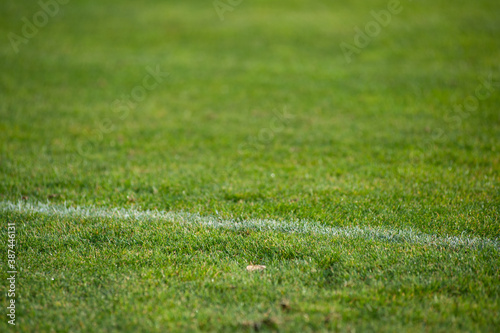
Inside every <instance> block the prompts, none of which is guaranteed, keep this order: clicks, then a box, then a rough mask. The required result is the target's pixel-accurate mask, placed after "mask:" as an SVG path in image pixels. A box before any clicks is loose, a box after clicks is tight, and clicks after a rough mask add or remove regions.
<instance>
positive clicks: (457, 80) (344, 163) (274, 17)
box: [0, 0, 500, 237]
mask: <svg viewBox="0 0 500 333" xmlns="http://www.w3.org/2000/svg"><path fill="white" fill-rule="evenodd" d="M401 6H402V7H403V10H402V12H401V13H400V14H398V15H395V16H393V18H392V20H391V23H390V24H389V25H388V26H387V27H384V28H382V30H381V32H380V34H379V35H378V36H376V37H374V38H373V39H372V41H371V43H370V44H369V45H368V46H367V47H366V48H364V49H363V50H362V51H361V53H360V54H359V55H357V56H355V57H354V59H353V61H352V63H350V64H348V63H347V62H346V60H345V57H344V55H343V54H342V52H341V50H340V47H339V44H340V43H341V42H343V41H344V42H348V43H353V38H354V36H355V32H354V30H353V27H354V26H359V27H360V28H363V27H364V26H365V24H366V23H368V22H369V21H371V20H373V18H372V17H371V15H370V11H372V10H375V11H379V10H382V9H386V8H387V1H380V0H372V1H350V2H349V3H342V2H327V1H320V2H314V3H311V2H307V1H298V0H295V1H272V2H269V1H243V2H242V3H241V4H240V5H238V6H237V7H235V8H234V10H233V11H232V12H226V13H225V14H224V16H225V19H224V21H221V20H220V19H219V17H218V15H217V13H216V11H215V9H214V7H213V4H212V2H211V1H182V2H163V1H145V2H141V4H138V3H137V2H134V1H105V2H96V1H78V0H75V1H70V2H69V3H68V4H65V5H61V6H60V10H59V12H58V13H57V15H55V16H54V17H52V18H50V19H49V22H48V24H47V25H46V26H44V27H42V28H40V29H39V32H38V33H37V35H36V36H35V37H33V38H31V39H29V42H28V43H27V44H25V45H24V44H23V45H20V47H19V49H20V51H19V53H17V54H16V53H14V52H13V49H12V47H11V45H10V43H9V42H8V39H7V38H4V39H3V41H4V42H3V43H2V45H1V47H0V57H1V59H2V61H1V62H0V72H1V76H0V77H1V79H0V139H1V145H0V195H1V199H2V200H13V201H15V200H18V199H20V198H22V197H28V198H30V199H33V200H40V201H46V200H47V199H49V200H50V201H52V202H68V203H70V204H83V205H89V204H95V205H99V206H117V207H123V206H130V207H136V208H137V207H139V208H157V209H161V210H176V211H177V210H186V211H190V212H200V213H201V214H202V215H203V214H214V213H215V211H217V212H218V213H219V214H221V215H222V216H223V217H234V218H250V217H257V218H285V219H292V218H304V219H310V220H319V221H322V222H324V223H326V224H332V225H341V226H346V225H385V226H391V227H398V228H399V227H405V228H406V227H411V228H417V229H419V230H423V231H426V232H433V233H446V234H452V235H459V234H462V233H466V234H469V235H477V236H489V237H498V235H499V231H500V223H499V207H500V201H499V182H500V178H499V169H500V168H499V156H500V155H499V154H498V151H499V148H500V147H499V144H498V142H499V140H498V139H499V137H500V136H499V133H500V132H499V129H500V121H499V112H498V105H499V94H498V89H500V87H499V85H498V79H499V74H500V73H499V67H498V59H500V54H499V45H500V39H499V38H498V37H499V30H500V20H499V18H500V5H499V4H498V2H496V1H486V0H482V1H479V2H470V1H455V2H453V5H450V3H449V2H447V1H413V2H409V1H401ZM39 10H40V7H39V5H38V4H37V3H36V2H30V1H16V2H14V1H7V2H3V3H2V4H0V11H1V12H2V14H1V15H2V20H1V21H0V31H1V35H3V36H4V37H6V36H7V34H8V33H9V32H14V33H16V34H19V35H21V28H22V24H23V23H22V21H21V18H22V17H23V16H26V17H27V18H29V19H30V20H31V17H32V16H33V14H35V13H36V12H37V11H39ZM147 66H150V67H153V68H154V67H155V66H159V67H160V68H161V70H162V71H164V72H168V73H169V76H168V78H166V79H165V80H164V82H162V83H161V84H160V85H159V86H158V87H157V88H156V89H154V90H153V91H151V92H148V94H147V97H146V98H145V100H144V101H143V102H141V103H138V105H137V106H136V107H134V108H133V109H132V110H131V112H130V113H129V114H128V115H127V117H125V119H122V118H121V117H120V116H119V115H118V114H117V113H116V112H115V110H113V108H112V103H113V101H115V100H116V99H119V98H120V96H122V95H123V94H130V92H131V90H132V89H133V88H134V87H135V86H137V85H140V84H141V83H142V79H143V77H144V76H145V75H146V74H147V71H146V69H145V68H146V67H147ZM489 75H491V78H492V80H493V82H494V84H495V86H494V89H493V92H492V94H491V96H490V97H489V98H487V99H486V100H483V101H480V105H479V107H478V109H477V110H476V111H475V112H473V113H468V114H467V116H464V115H461V116H460V121H453V122H451V121H450V118H451V117H452V116H456V114H455V113H453V112H454V111H453V103H452V101H453V100H457V101H458V102H461V101H462V102H463V101H464V99H465V98H466V97H467V96H469V95H471V94H474V91H475V89H476V87H477V86H478V85H479V84H480V83H481V80H482V79H484V78H487V77H488V76H489ZM284 108H286V109H287V110H288V112H289V113H290V114H292V115H293V116H294V117H293V119H291V120H290V121H289V122H287V123H286V125H285V127H284V129H283V131H280V132H279V133H278V132H276V133H273V135H272V139H269V140H265V141H262V140H260V141H259V135H261V131H262V130H263V129H269V128H270V126H271V123H272V121H273V117H274V114H275V113H274V112H276V111H277V112H281V111H282V110H283V109H284ZM105 119H106V120H109V121H110V123H111V124H112V126H113V130H112V131H110V132H106V133H104V132H103V131H102V129H101V126H102V125H101V124H102V123H103V121H104V120H105ZM438 131H443V133H444V134H443V135H442V136H441V137H440V138H439V139H438V140H436V139H434V137H435V135H434V134H435V133H437V132H438ZM255 141H257V142H258V143H259V146H258V149H250V150H245V151H243V152H241V149H240V147H242V145H245V144H248V143H251V142H255ZM82 147H83V150H84V151H85V154H83V155H82V154H80V153H79V150H80V148H82ZM273 175H274V177H273Z"/></svg>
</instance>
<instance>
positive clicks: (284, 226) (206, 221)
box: [0, 201, 500, 251]
mask: <svg viewBox="0 0 500 333" xmlns="http://www.w3.org/2000/svg"><path fill="white" fill-rule="evenodd" d="M0 211H7V212H18V213H23V214H26V213H39V214H44V215H49V216H66V217H71V216H78V217H104V218H118V219H122V220H135V221H139V222H147V221H152V220H157V221H158V220H159V221H168V222H176V223H181V224H191V225H202V226H206V227H211V228H227V229H233V230H237V229H256V230H259V231H279V232H288V233H303V234H321V235H329V236H332V237H347V238H364V239H372V240H375V241H382V242H397V243H413V244H421V245H436V246H466V247H471V248H493V249H495V250H497V251H498V250H500V240H499V238H495V239H489V238H481V237H468V236H439V235H432V234H426V233H423V232H420V231H416V230H412V229H401V230H397V229H391V228H384V227H358V226H353V227H331V226H325V225H322V224H320V223H318V222H309V221H299V220H296V221H291V222H286V221H278V220H259V219H251V220H243V221H237V220H223V219H220V218H217V217H213V216H201V215H199V214H191V213H185V212H167V211H158V210H144V211H140V210H135V209H124V208H110V209H105V208H99V207H94V206H89V207H79V206H77V207H69V206H66V205H52V204H44V203H39V202H38V203H31V202H24V201H19V202H18V203H13V202H10V201H1V202H0Z"/></svg>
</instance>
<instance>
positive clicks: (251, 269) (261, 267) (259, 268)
mask: <svg viewBox="0 0 500 333" xmlns="http://www.w3.org/2000/svg"><path fill="white" fill-rule="evenodd" d="M264 269H266V266H264V265H248V266H247V271H249V272H254V271H263V270H264Z"/></svg>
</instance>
